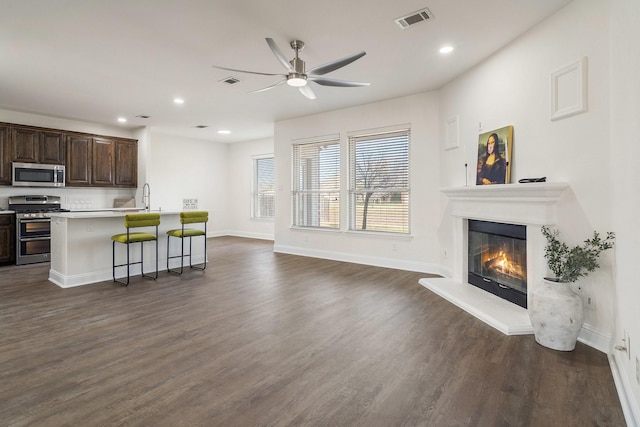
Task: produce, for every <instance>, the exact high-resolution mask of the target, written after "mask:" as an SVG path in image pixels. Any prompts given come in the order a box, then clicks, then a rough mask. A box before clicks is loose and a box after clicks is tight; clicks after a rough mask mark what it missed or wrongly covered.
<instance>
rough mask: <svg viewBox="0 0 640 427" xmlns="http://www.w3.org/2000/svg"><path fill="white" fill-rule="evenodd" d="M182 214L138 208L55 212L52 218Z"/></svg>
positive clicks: (173, 211)
mask: <svg viewBox="0 0 640 427" xmlns="http://www.w3.org/2000/svg"><path fill="white" fill-rule="evenodd" d="M180 212H181V211H175V210H167V211H164V210H162V211H155V210H152V211H145V210H144V209H136V208H113V209H91V210H83V211H73V212H54V213H51V218H71V219H78V218H121V217H124V216H125V215H128V214H132V213H159V214H160V215H179V214H180Z"/></svg>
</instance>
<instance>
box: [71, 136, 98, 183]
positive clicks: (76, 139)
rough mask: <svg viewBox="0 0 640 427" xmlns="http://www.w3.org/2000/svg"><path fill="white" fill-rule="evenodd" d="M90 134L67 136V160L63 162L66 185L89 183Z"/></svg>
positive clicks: (91, 141) (91, 140)
mask: <svg viewBox="0 0 640 427" xmlns="http://www.w3.org/2000/svg"><path fill="white" fill-rule="evenodd" d="M92 144H93V138H92V137H91V135H69V136H68V138H67V159H66V160H67V161H66V163H65V170H66V177H65V178H66V185H68V186H71V187H75V186H77V187H87V186H90V185H91V152H92V151H91V149H92Z"/></svg>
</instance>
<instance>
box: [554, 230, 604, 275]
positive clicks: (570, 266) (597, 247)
mask: <svg viewBox="0 0 640 427" xmlns="http://www.w3.org/2000/svg"><path fill="white" fill-rule="evenodd" d="M542 234H543V235H544V237H545V238H546V239H547V245H546V246H545V248H544V257H545V259H546V260H547V265H548V266H549V269H550V270H551V271H552V272H553V274H554V275H555V277H552V278H549V277H546V278H545V279H546V280H551V281H554V282H567V283H573V282H575V281H576V280H578V279H579V278H580V277H584V276H586V275H588V274H589V273H591V272H593V271H595V270H596V269H597V268H599V267H600V264H598V257H599V256H600V253H601V252H602V251H605V250H607V249H611V248H612V247H613V244H614V241H615V238H616V236H615V233H613V232H607V237H605V238H604V239H602V238H601V237H600V234H598V232H597V231H594V232H593V237H592V238H590V239H587V240H585V241H584V243H583V244H582V245H576V246H574V247H572V248H570V247H569V245H567V244H566V243H564V242H561V241H560V240H558V236H559V235H560V232H559V231H558V230H556V229H551V228H549V227H547V226H543V227H542Z"/></svg>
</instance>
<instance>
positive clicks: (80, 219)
mask: <svg viewBox="0 0 640 427" xmlns="http://www.w3.org/2000/svg"><path fill="white" fill-rule="evenodd" d="M141 212H147V211H142V210H118V209H114V210H101V211H84V212H61V213H55V214H51V269H50V270H49V281H51V282H53V283H55V284H56V285H58V286H60V287H62V288H70V287H74V286H81V285H87V284H91V283H97V282H104V281H111V280H112V279H113V276H112V243H111V242H112V241H111V236H112V235H114V234H118V233H123V232H125V231H126V229H125V227H124V217H125V215H127V214H128V213H141ZM152 212H154V213H159V214H160V226H159V227H158V270H159V271H165V270H166V269H167V237H166V236H167V231H168V230H171V229H175V228H179V227H180V211H152ZM173 249H175V250H176V251H177V250H178V249H177V248H174V247H173V245H172V250H173ZM192 249H193V259H192V262H193V264H199V263H203V262H204V260H205V254H204V249H203V246H202V245H196V244H194V245H193V248H192ZM187 251H188V248H187ZM120 252H122V251H117V252H116V257H118V258H119V256H124V255H123V254H122V253H120ZM131 258H132V259H139V258H140V247H139V245H133V246H132V247H131ZM144 258H145V259H144V263H145V271H146V270H149V269H150V266H153V268H155V250H147V249H146V248H145V251H144ZM171 261H172V262H171V264H170V266H171V268H174V267H179V262H180V260H179V259H173V260H171ZM186 262H188V260H186ZM125 273H126V272H125V271H124V270H122V269H121V270H120V271H116V275H117V276H118V277H120V276H122V275H124V274H125ZM131 275H132V276H136V275H140V265H139V264H138V265H133V266H132V267H131ZM161 277H162V275H160V277H159V278H158V280H161V279H160V278H161Z"/></svg>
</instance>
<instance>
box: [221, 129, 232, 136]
mask: <svg viewBox="0 0 640 427" xmlns="http://www.w3.org/2000/svg"><path fill="white" fill-rule="evenodd" d="M218 133H219V134H220V135H229V134H230V133H231V131H230V130H226V129H220V130H219V131H218Z"/></svg>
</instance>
